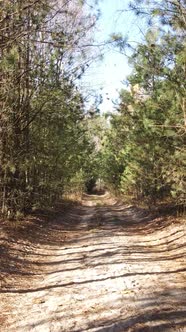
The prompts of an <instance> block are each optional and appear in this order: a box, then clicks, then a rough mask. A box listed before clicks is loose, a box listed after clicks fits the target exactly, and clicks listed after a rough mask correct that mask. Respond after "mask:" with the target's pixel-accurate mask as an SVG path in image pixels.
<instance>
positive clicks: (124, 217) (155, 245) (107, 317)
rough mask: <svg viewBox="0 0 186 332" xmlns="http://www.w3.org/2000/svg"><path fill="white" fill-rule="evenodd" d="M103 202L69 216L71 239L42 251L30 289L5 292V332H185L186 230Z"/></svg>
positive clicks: (40, 249) (11, 286)
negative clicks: (163, 225)
mask: <svg viewBox="0 0 186 332" xmlns="http://www.w3.org/2000/svg"><path fill="white" fill-rule="evenodd" d="M99 201H100V198H98V199H95V200H94V202H92V201H88V200H86V202H85V204H84V206H83V207H82V208H79V209H80V210H78V211H76V209H74V211H72V212H71V214H70V212H69V219H71V220H72V219H73V222H74V223H75V224H76V220H77V226H76V227H75V233H74V237H73V239H72V238H71V239H70V240H67V241H66V242H65V243H64V242H63V243H61V245H59V243H58V245H55V244H53V243H52V244H48V245H44V246H42V247H38V248H37V251H36V252H35V255H37V262H36V264H37V267H38V271H39V272H38V274H37V276H35V277H34V279H33V280H32V281H31V283H30V285H29V287H24V286H22V285H19V286H17V287H15V286H14V282H12V284H11V285H9V287H8V288H5V289H3V290H2V291H1V294H0V299H1V298H2V300H3V301H4V298H5V297H6V307H5V306H3V308H2V309H1V312H2V314H3V317H4V323H3V325H2V327H0V331H2V332H28V331H32V332H49V331H50V332H63V331H65V332H72V331H73V332H75V331H76V332H78V331H79V332H80V331H97V332H98V331H99V332H111V331H116V332H117V331H121V332H122V331H138V332H139V331H144V332H145V331H162V332H163V331H186V262H185V254H184V251H185V250H184V248H185V246H184V245H185V244H184V240H185V236H184V235H185V228H184V224H183V223H178V224H175V225H173V224H168V225H167V226H166V227H165V228H164V227H162V225H161V220H160V221H159V220H158V218H157V219H155V220H150V219H149V217H148V216H147V215H144V213H140V211H137V210H135V209H134V208H130V207H123V206H121V205H108V206H98V203H99ZM102 201H103V199H102ZM96 205H97V206H96ZM153 225H156V227H155V226H153ZM59 228H60V220H59ZM38 257H39V259H38ZM3 301H2V303H3ZM10 311H11V312H10Z"/></svg>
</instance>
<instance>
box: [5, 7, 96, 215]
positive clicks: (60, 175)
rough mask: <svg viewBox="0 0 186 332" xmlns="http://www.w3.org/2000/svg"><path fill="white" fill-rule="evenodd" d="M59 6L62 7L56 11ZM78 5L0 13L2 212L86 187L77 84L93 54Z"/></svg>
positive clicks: (87, 148)
mask: <svg viewBox="0 0 186 332" xmlns="http://www.w3.org/2000/svg"><path fill="white" fill-rule="evenodd" d="M61 8H63V10H61ZM95 23H96V20H95V15H91V14H89V13H87V12H86V11H85V10H84V7H83V2H78V1H77V2H75V3H73V2H72V1H68V2H66V1H63V0H62V1H61V2H60V6H59V2H58V1H50V0H44V1H36V2H33V1H28V3H27V5H25V3H24V1H20V0H15V1H13V2H12V1H10V0H8V1H5V2H3V4H2V8H1V12H0V33H1V38H0V46H1V50H0V68H1V74H0V78H1V86H0V106H1V115H0V127H1V129H0V130H1V133H0V207H1V211H2V213H3V214H4V215H6V216H7V215H9V216H11V217H13V216H16V215H20V214H21V213H22V212H24V211H27V210H29V209H31V208H32V207H35V208H36V207H40V206H42V207H43V206H52V205H53V204H55V202H56V201H57V200H59V199H61V197H62V195H63V194H64V192H65V190H67V188H68V191H69V190H72V191H73V190H76V191H77V188H78V189H79V190H82V189H83V183H84V182H85V181H86V177H87V169H88V158H89V157H90V156H91V153H92V151H93V145H92V143H90V142H89V138H88V133H87V131H88V129H87V125H86V121H85V107H84V101H83V97H82V94H81V93H80V91H79V89H78V87H77V86H76V85H75V80H76V78H77V77H79V76H81V75H82V74H83V72H84V71H85V66H86V65H87V63H88V62H89V61H90V60H92V54H91V53H89V52H88V51H87V52H86V54H85V53H84V52H83V45H84V43H86V44H87V42H88V40H89V39H91V38H92V36H91V33H90V32H91V29H92V28H93V26H94V24H95Z"/></svg>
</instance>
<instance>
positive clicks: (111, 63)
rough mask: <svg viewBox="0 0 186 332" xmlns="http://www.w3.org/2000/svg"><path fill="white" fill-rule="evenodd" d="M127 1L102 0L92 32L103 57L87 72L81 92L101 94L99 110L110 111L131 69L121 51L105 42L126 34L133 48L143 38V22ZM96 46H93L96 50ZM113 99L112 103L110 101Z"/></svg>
mask: <svg viewBox="0 0 186 332" xmlns="http://www.w3.org/2000/svg"><path fill="white" fill-rule="evenodd" d="M129 2H130V1H129V0H101V1H100V2H99V8H100V10H101V16H100V19H99V22H98V24H97V28H96V31H95V44H96V45H104V44H105V46H101V47H100V48H99V50H100V53H103V59H102V60H97V61H95V62H94V63H93V64H92V66H90V67H89V69H88V70H87V71H86V73H85V75H84V77H83V79H82V81H81V86H82V89H83V90H84V91H92V92H93V93H95V94H101V95H102V98H103V102H102V104H101V105H100V107H99V108H100V111H101V112H102V113H104V112H110V111H112V110H113V109H114V107H115V106H114V105H115V104H117V102H118V98H119V91H120V90H121V89H122V88H124V82H125V81H126V79H127V76H128V75H129V74H130V72H131V68H130V66H129V64H128V59H127V56H126V54H124V53H125V52H124V53H123V54H122V53H121V52H120V51H119V50H118V49H116V48H114V47H113V45H109V44H107V41H108V40H109V38H110V36H111V35H112V34H116V35H117V34H122V35H123V36H127V37H128V41H129V43H130V44H131V45H132V46H133V47H135V46H136V45H137V44H138V43H139V42H141V41H142V40H143V38H144V33H143V32H144V30H145V29H146V28H145V21H144V20H142V19H140V18H138V17H136V16H135V14H134V13H133V12H132V11H131V10H129ZM97 51H98V48H97V47H95V52H97ZM113 101H114V103H113Z"/></svg>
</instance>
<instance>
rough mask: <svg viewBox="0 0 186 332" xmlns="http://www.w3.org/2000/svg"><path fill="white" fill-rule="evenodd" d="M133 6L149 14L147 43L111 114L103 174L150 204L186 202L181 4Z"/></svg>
mask: <svg viewBox="0 0 186 332" xmlns="http://www.w3.org/2000/svg"><path fill="white" fill-rule="evenodd" d="M131 8H132V9H133V10H135V12H136V14H137V15H147V14H148V16H147V17H148V19H150V24H151V25H150V28H149V31H148V33H147V34H146V41H145V43H143V44H142V43H141V44H140V45H138V47H137V48H136V50H135V51H134V52H133V54H132V56H131V57H130V63H131V64H132V66H133V72H132V74H131V75H130V76H129V77H128V84H129V89H128V90H123V91H121V94H120V104H119V106H118V108H117V113H115V114H113V115H112V116H111V128H110V129H109V130H108V132H107V140H106V144H105V148H104V152H103V155H104V160H105V173H104V174H105V175H104V177H105V180H106V181H107V182H108V183H109V185H110V186H111V187H112V188H114V189H115V190H117V191H119V192H122V193H123V194H127V195H130V196H133V197H137V198H138V199H145V200H148V201H151V202H152V201H156V200H157V199H164V198H168V197H169V198H170V197H171V198H172V199H174V200H175V201H176V202H178V203H183V204H184V203H185V188H186V178H185V161H184V160H185V157H184V155H185V150H184V144H185V134H186V108H185V107H186V106H185V105H186V81H185V77H186V59H185V54H186V40H185V33H184V32H185V28H186V25H185V17H186V16H185V14H186V6H185V2H184V1H153V0H152V1H148V4H147V1H138V2H137V1H133V2H132V3H131ZM153 19H154V20H156V29H153V26H152V21H153ZM157 22H159V23H158V24H159V28H158V29H157ZM165 25H166V29H165V28H164V27H165ZM167 27H169V28H167Z"/></svg>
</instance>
